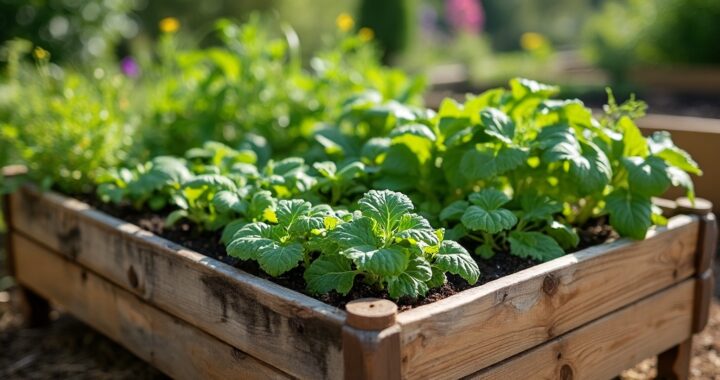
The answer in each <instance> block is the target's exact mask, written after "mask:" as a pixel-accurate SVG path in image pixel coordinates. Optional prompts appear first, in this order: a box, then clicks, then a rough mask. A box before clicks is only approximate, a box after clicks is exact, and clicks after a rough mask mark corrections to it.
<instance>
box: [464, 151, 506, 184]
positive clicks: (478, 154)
mask: <svg viewBox="0 0 720 380" xmlns="http://www.w3.org/2000/svg"><path fill="white" fill-rule="evenodd" d="M460 172H461V173H462V174H463V176H464V177H465V178H466V179H467V180H469V181H477V180H484V179H489V178H492V177H494V176H495V175H497V166H496V165H495V153H494V152H493V151H492V150H488V149H476V148H472V149H468V150H467V151H466V152H465V154H463V156H462V160H461V161H460Z"/></svg>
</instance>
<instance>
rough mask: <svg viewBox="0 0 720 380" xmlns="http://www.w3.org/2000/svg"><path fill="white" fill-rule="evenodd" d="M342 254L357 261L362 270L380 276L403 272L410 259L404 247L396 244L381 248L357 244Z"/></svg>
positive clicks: (356, 263)
mask: <svg viewBox="0 0 720 380" xmlns="http://www.w3.org/2000/svg"><path fill="white" fill-rule="evenodd" d="M341 254H342V255H343V256H345V257H347V258H349V259H351V260H352V261H353V262H355V265H357V266H358V268H359V269H360V270H363V271H366V272H369V273H371V274H374V275H379V276H395V275H397V274H399V273H402V272H403V271H404V270H405V269H406V268H407V265H408V260H409V258H408V255H406V254H405V253H404V252H403V251H402V248H400V247H395V246H390V247H386V248H380V249H378V248H377V247H373V246H367V245H364V246H357V247H352V248H349V249H346V250H344V251H342V252H341Z"/></svg>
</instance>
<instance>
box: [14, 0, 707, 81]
mask: <svg viewBox="0 0 720 380" xmlns="http://www.w3.org/2000/svg"><path fill="white" fill-rule="evenodd" d="M253 12H261V13H264V14H266V15H269V18H267V19H266V20H269V21H268V22H275V23H287V24H288V25H290V26H292V27H293V28H294V30H295V31H296V32H297V34H298V35H299V37H300V40H301V41H302V42H303V46H302V54H303V57H304V58H305V59H306V60H307V59H309V57H311V56H312V53H313V52H315V51H318V50H320V49H321V48H322V47H323V38H324V37H323V36H325V35H327V34H328V33H331V32H332V31H333V30H334V28H335V18H336V16H337V15H338V14H340V13H341V12H346V13H348V14H350V15H352V16H354V20H355V24H354V25H353V27H354V28H356V29H361V28H369V29H370V30H372V32H373V34H374V37H375V39H376V42H377V43H378V45H379V46H380V48H381V49H383V53H382V54H383V56H384V58H385V62H388V63H402V64H403V65H405V66H406V67H409V68H411V69H418V68H424V67H426V66H428V65H432V64H435V63H438V62H443V61H463V60H464V61H470V60H472V61H473V62H483V61H485V63H482V64H481V66H483V65H485V66H487V62H486V61H487V60H488V59H490V58H492V57H496V56H499V58H500V62H501V63H502V65H501V66H507V64H508V63H512V62H515V64H514V66H520V68H521V69H522V66H523V64H522V62H519V61H522V60H523V59H524V60H527V59H540V60H541V61H542V60H543V59H547V56H548V55H550V54H545V55H544V56H541V57H538V54H534V55H532V54H531V55H526V56H524V57H523V58H522V59H520V58H518V57H517V53H522V52H527V51H528V50H534V49H533V46H534V45H533V44H532V42H533V41H532V38H530V39H528V38H527V37H523V36H527V34H528V33H532V34H531V36H532V35H534V36H539V37H540V38H541V39H542V41H541V42H542V43H544V45H545V46H544V49H545V52H546V53H547V52H548V51H549V49H548V47H549V48H551V49H552V50H553V51H558V52H565V51H578V52H581V58H582V59H583V60H584V61H585V62H587V63H589V64H595V65H598V66H599V67H600V68H602V69H604V70H607V71H608V72H609V73H610V74H611V76H612V78H613V79H618V80H620V79H622V77H623V76H624V75H625V72H627V69H628V67H629V66H631V65H636V64H718V63H720V49H718V48H717V41H716V38H717V36H718V35H720V22H718V20H720V2H718V1H716V0H534V1H523V0H422V1H419V0H418V1H416V0H348V1H340V2H339V1H334V0H243V1H233V0H204V1H201V2H197V1H192V0H174V1H150V0H29V1H28V0H0V41H6V40H9V39H12V38H17V37H20V38H23V39H26V40H29V41H31V42H32V43H33V44H35V45H39V46H42V47H43V48H44V49H46V50H47V51H49V52H50V54H51V55H52V57H53V61H54V62H66V61H70V62H73V63H75V64H77V63H79V62H80V63H81V62H87V61H88V60H92V61H93V62H96V59H97V58H115V59H121V58H122V57H123V56H126V55H128V54H130V53H132V52H137V51H138V50H143V49H149V48H151V47H152V42H151V41H152V40H154V39H156V38H158V37H159V30H158V28H157V25H158V22H159V21H160V20H161V19H163V18H166V17H174V18H176V19H178V20H179V22H180V24H181V25H182V26H183V27H182V33H183V36H184V38H185V39H186V40H187V41H188V43H191V44H195V45H200V46H207V45H211V44H213V43H216V42H217V40H216V39H214V37H213V33H212V31H213V30H214V23H215V21H216V20H217V19H218V18H231V19H237V20H247V19H248V17H249V15H250V14H251V13H253ZM270 20H272V21H270ZM523 41H526V43H523ZM536 41H537V39H536ZM527 42H529V43H527ZM418 51H422V54H418V53H417V52H418ZM448 53H452V54H450V55H448ZM506 53H507V54H510V56H511V57H512V55H513V54H515V57H514V58H510V59H509V61H510V62H506V61H507V59H505V58H507V57H503V55H504V54H506ZM511 66H512V65H511ZM471 71H472V70H471ZM480 71H482V70H480ZM491 71H492V70H491ZM481 76H482V75H481ZM500 76H502V75H500ZM504 79H506V78H499V80H501V81H504Z"/></svg>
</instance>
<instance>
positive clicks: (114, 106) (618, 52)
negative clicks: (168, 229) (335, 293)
mask: <svg viewBox="0 0 720 380" xmlns="http://www.w3.org/2000/svg"><path fill="white" fill-rule="evenodd" d="M220 19H227V20H234V21H237V22H240V24H238V23H236V22H230V21H220V22H218V20H220ZM718 20H720V1H717V0H534V1H523V0H347V1H335V0H243V1H235V0H204V1H201V2H197V1H191V0H173V1H170V0H154V1H150V0H0V42H3V44H2V48H0V71H1V72H2V74H0V164H3V163H8V162H17V161H26V162H35V163H36V166H38V167H37V168H35V169H36V171H35V172H38V173H40V174H39V175H41V176H43V175H44V176H46V177H47V178H49V179H48V181H50V182H53V183H54V184H55V185H59V186H67V187H71V186H72V183H75V182H78V181H77V179H78V178H79V177H80V178H81V177H83V176H88V175H93V173H94V171H93V170H94V169H95V168H97V167H99V166H101V165H107V164H112V163H113V162H115V161H118V160H125V159H127V158H128V157H131V158H135V159H138V160H139V159H142V158H144V157H147V156H148V155H150V154H158V153H179V152H182V151H184V150H186V149H187V148H189V147H191V146H194V145H196V144H197V142H199V141H205V140H208V139H215V140H221V141H225V142H227V143H229V144H232V145H234V146H238V145H243V144H245V145H248V144H249V145H254V146H257V145H264V146H266V148H267V149H274V150H275V151H276V153H281V154H282V153H288V154H289V153H291V152H292V151H293V150H300V149H305V148H307V147H304V146H300V145H301V144H302V143H303V142H304V141H307V137H308V136H309V135H310V134H314V133H317V131H318V128H320V129H322V128H323V126H322V124H323V123H328V122H330V123H332V122H336V123H342V120H347V119H348V117H349V116H348V115H350V114H351V112H350V111H349V109H351V108H352V107H353V106H357V105H358V104H361V105H362V106H363V107H377V109H378V112H379V113H380V114H387V113H392V112H398V107H397V103H393V102H395V101H399V102H402V103H408V104H411V105H419V104H421V103H422V98H423V96H422V95H423V93H424V91H425V89H426V87H425V82H424V81H423V80H422V77H424V76H426V77H428V82H429V84H430V85H431V87H432V88H435V89H437V88H441V87H442V86H443V85H445V84H450V85H452V88H451V91H453V92H455V93H461V92H465V91H472V92H477V91H479V90H481V89H484V88H488V87H492V86H496V85H498V84H499V83H505V82H506V81H507V79H508V78H510V77H516V76H523V77H531V78H534V79H538V80H541V81H549V82H554V83H558V84H560V85H561V86H562V87H563V89H564V91H566V93H565V95H566V96H576V94H577V96H580V97H581V98H583V96H585V94H584V93H583V91H585V88H590V89H591V90H589V91H594V92H595V93H599V94H600V97H601V101H604V100H605V97H604V92H603V91H602V88H604V87H605V86H606V85H607V84H609V83H611V84H613V86H614V87H615V88H620V89H623V88H630V89H632V90H634V89H635V87H632V86H634V84H633V83H630V82H631V79H633V78H631V76H632V75H630V73H632V72H633V70H638V69H640V70H643V69H645V68H647V67H655V66H658V67H693V66H699V67H706V66H720V49H718V42H717V36H719V35H720V22H718ZM382 64H388V65H391V66H395V67H396V68H388V67H386V66H383V65H382ZM407 72H409V73H410V75H408V74H406V73H407ZM624 86H627V87H624ZM577 88H580V90H577ZM598 90H600V91H598ZM568 91H569V92H568ZM573 91H576V92H573ZM619 93H620V94H623V91H622V90H621V91H620V92H619ZM641 94H642V92H641ZM585 99H586V98H583V100H585ZM343 118H345V119H343ZM138 129H143V131H144V132H143V133H141V134H140V136H143V139H144V140H143V141H137V140H133V139H132V135H133V134H134V133H135V131H137V130H138ZM251 129H259V130H261V131H263V136H262V137H260V136H253V135H250V134H248V133H247V131H249V130H251ZM331 131H332V129H330V128H326V129H325V130H324V132H323V133H324V134H323V135H322V137H321V138H319V140H320V141H321V144H320V145H321V146H323V147H324V149H326V150H332V149H336V148H337V147H339V146H342V144H343V142H342V141H338V140H334V137H333V136H331V134H332V132H331ZM78 139H79V140H78ZM77 141H81V143H80V144H77ZM88 146H89V147H96V146H97V148H93V149H88V148H87V147H88ZM57 157H64V160H57ZM68 168H79V169H73V170H70V169H68ZM40 179H41V180H44V179H46V178H40ZM77 190H80V189H72V191H77Z"/></svg>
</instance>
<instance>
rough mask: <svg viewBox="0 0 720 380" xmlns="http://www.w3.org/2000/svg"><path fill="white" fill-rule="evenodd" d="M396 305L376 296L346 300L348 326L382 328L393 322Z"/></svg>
mask: <svg viewBox="0 0 720 380" xmlns="http://www.w3.org/2000/svg"><path fill="white" fill-rule="evenodd" d="M397 310H398V308H397V305H396V304H395V303H394V302H392V301H389V300H383V299H378V298H361V299H358V300H355V301H351V302H348V304H347V305H346V306H345V311H347V320H346V321H345V323H347V325H348V326H350V327H354V328H356V329H361V330H382V329H385V328H388V327H390V326H392V325H394V324H395V316H396V315H397Z"/></svg>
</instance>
